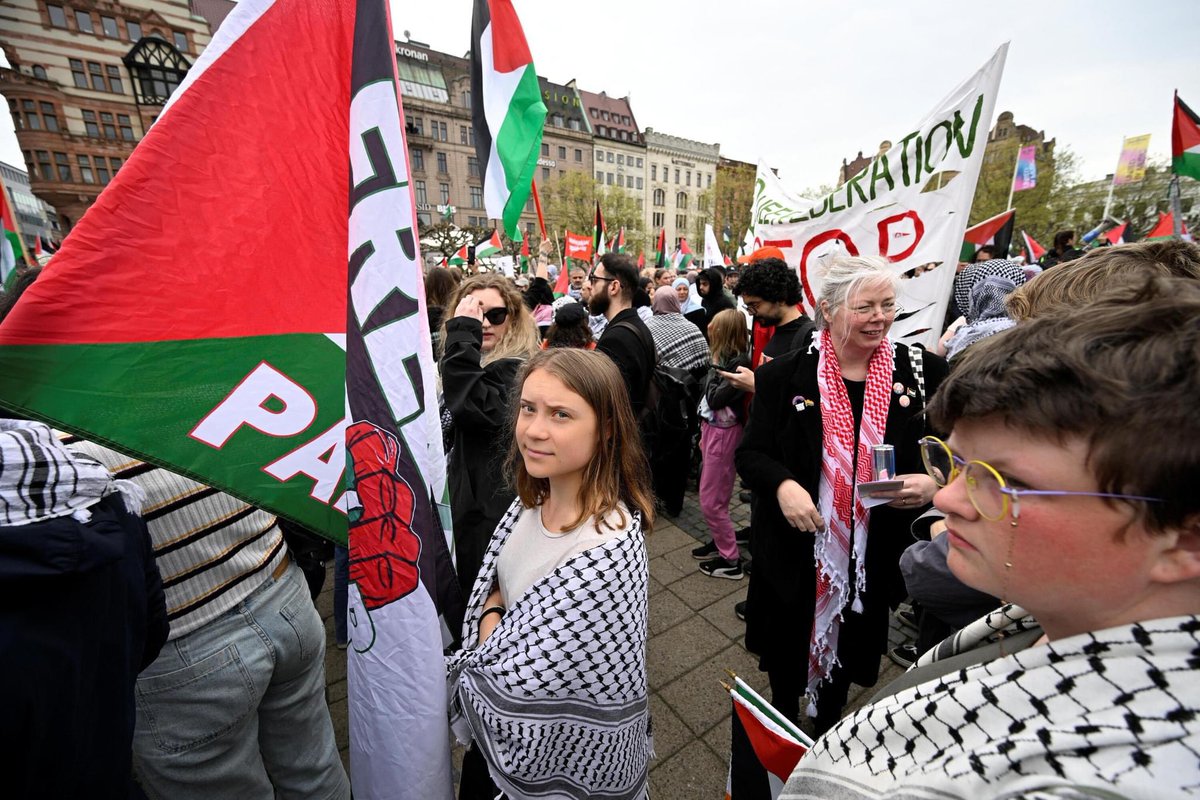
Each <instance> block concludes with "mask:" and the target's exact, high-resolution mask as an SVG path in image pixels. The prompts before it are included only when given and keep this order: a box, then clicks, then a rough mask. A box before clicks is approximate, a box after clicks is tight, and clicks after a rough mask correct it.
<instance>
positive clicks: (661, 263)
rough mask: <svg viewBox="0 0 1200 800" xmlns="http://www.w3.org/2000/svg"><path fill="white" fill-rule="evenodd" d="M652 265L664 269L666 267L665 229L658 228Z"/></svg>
mask: <svg viewBox="0 0 1200 800" xmlns="http://www.w3.org/2000/svg"><path fill="white" fill-rule="evenodd" d="M655 250H656V252H655V254H654V267H655V269H666V267H667V229H666V228H659V229H658V245H657V246H656V248H655Z"/></svg>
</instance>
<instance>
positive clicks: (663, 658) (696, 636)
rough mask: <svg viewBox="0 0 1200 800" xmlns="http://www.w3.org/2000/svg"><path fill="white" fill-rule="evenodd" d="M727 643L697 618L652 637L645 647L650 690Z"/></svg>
mask: <svg viewBox="0 0 1200 800" xmlns="http://www.w3.org/2000/svg"><path fill="white" fill-rule="evenodd" d="M729 644H730V642H729V639H728V638H727V637H726V636H725V635H724V634H722V633H721V632H720V631H719V630H717V629H716V628H714V627H713V626H712V625H710V624H709V623H708V622H706V621H705V620H703V619H701V618H700V617H697V616H692V617H689V618H687V619H685V620H684V621H683V622H681V623H679V624H678V625H676V626H675V627H673V628H671V629H669V630H667V631H665V632H663V633H660V634H658V635H657V636H652V637H651V638H650V642H649V644H648V646H647V648H646V650H647V652H646V669H647V672H648V673H649V679H650V688H651V689H658V688H659V687H660V686H665V685H666V684H668V683H670V682H671V681H673V680H675V679H676V678H678V677H679V676H680V675H683V674H684V673H685V672H688V671H689V670H691V669H693V668H694V667H696V666H697V665H698V664H700V663H701V662H703V661H705V660H707V659H709V658H711V657H712V656H713V654H714V653H719V652H721V651H722V650H724V649H725V648H727V647H728V646H729Z"/></svg>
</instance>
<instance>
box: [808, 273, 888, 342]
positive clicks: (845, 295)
mask: <svg viewBox="0 0 1200 800" xmlns="http://www.w3.org/2000/svg"><path fill="white" fill-rule="evenodd" d="M899 282H900V277H899V276H898V275H896V272H895V270H893V269H892V266H891V264H889V263H888V260H887V259H886V258H881V257H880V256H843V257H841V258H835V259H833V261H830V262H829V266H828V267H827V268H826V269H825V274H824V276H822V283H821V296H820V297H818V298H817V308H816V311H817V314H816V318H817V319H816V322H817V327H818V328H828V327H829V322H828V321H827V320H826V319H825V314H824V313H822V309H821V302H822V301H824V302H826V303H828V304H829V314H830V316H832V315H833V313H834V311H835V310H836V309H839V308H841V307H842V306H844V305H846V303H848V302H849V301H850V298H851V297H853V296H854V294H855V293H856V292H858V291H859V290H860V289H862V287H863V286H866V285H869V284H877V283H878V284H887V285H888V286H890V287H892V291H893V292H894V291H896V290H897V289H898V287H899Z"/></svg>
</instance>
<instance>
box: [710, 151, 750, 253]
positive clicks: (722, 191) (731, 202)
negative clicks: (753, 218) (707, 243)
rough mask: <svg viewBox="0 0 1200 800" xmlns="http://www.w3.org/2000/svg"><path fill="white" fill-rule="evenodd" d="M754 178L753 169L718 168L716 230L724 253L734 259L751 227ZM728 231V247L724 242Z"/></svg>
mask: <svg viewBox="0 0 1200 800" xmlns="http://www.w3.org/2000/svg"><path fill="white" fill-rule="evenodd" d="M747 166H749V165H747ZM754 177H755V171H754V169H753V168H746V167H742V168H724V167H718V168H717V182H716V183H715V184H714V186H713V204H712V209H713V230H714V231H715V232H716V234H717V241H718V242H722V250H723V251H724V252H726V253H729V254H731V255H732V254H733V253H735V252H736V251H737V248H738V247H739V246H740V245H741V243H742V237H743V236H744V235H745V233H746V228H747V227H748V226H749V225H750V207H751V205H752V204H753V203H754ZM726 227H728V228H729V242H728V244H725V243H724V239H723V236H724V232H725V228H726Z"/></svg>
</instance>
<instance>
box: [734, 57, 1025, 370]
mask: <svg viewBox="0 0 1200 800" xmlns="http://www.w3.org/2000/svg"><path fill="white" fill-rule="evenodd" d="M1007 53H1008V44H1007V43H1005V44H1003V45H1001V46H1000V48H999V49H998V50H996V52H995V54H993V55H992V57H991V59H989V60H988V62H987V63H986V64H984V66H983V67H982V68H981V69H980V70H979V71H978V72H976V73H975V74H974V75H972V76H971V77H970V78H968V79H967V80H966V81H964V82H963V83H961V84H959V86H957V87H956V88H955V89H954V90H953V91H951V92H950V93H949V94H948V95H947V96H946V97H945V98H943V99H942V100H941V101H940V102H939V103H938V104H937V105H935V106H934V108H933V110H932V111H930V112H929V113H928V114H927V115H926V116H925V118H924V119H922V120H921V121H920V122H919V123H918V124H917V125H916V126H915V127H914V128H913V129H910V131H911V132H908V133H906V134H905V135H903V136H901V137H898V138H897V139H896V140H894V141H895V143H894V144H893V146H892V148H891V149H890V150H888V151H887V152H886V153H884V154H882V155H879V156H876V158H875V159H874V160H873V161H872V162H871V163H870V164H869V165H868V166H867V168H866V169H864V170H863V171H862V172H860V173H859V174H858V175H855V176H854V177H852V178H850V179H849V180H848V181H846V183H845V184H843V185H842V186H840V187H838V189H836V190H835V191H834V192H833V193H831V194H829V195H827V196H826V197H822V198H817V199H815V200H809V199H805V198H801V197H798V196H796V195H794V194H791V193H789V192H788V191H787V190H786V189H785V188H784V187H783V185H782V184H781V183H780V181H779V179H778V178H777V177H776V176H775V174H774V173H773V172H772V171H771V170H770V169H768V168H767V167H766V166H765V165H764V164H761V163H760V164H759V167H758V176H757V179H756V181H755V192H754V204H753V207H752V209H751V216H752V219H751V224H752V225H753V229H754V246H755V247H756V248H758V247H763V246H768V245H774V246H776V247H779V248H780V249H782V250H783V253H784V256H785V257H786V258H787V261H788V263H789V264H791V265H792V266H794V267H796V269H797V270H798V272H799V275H800V282H801V284H802V286H803V289H804V307H805V309H806V310H807V311H808V312H809V313H810V314H812V313H814V310H815V304H816V298H817V297H818V296H819V295H820V290H821V274H822V265H823V264H824V263H825V262H827V261H828V260H829V259H831V258H833V257H835V256H838V255H843V254H847V253H849V254H851V255H881V256H884V257H886V258H887V259H888V260H889V261H891V262H892V264H893V265H894V269H895V270H896V272H897V273H898V274H900V275H902V276H906V277H907V276H908V275H910V274H911V272H912V270H914V269H915V268H917V267H924V268H925V269H924V270H923V271H922V273H923V274H921V275H920V276H918V277H911V278H910V279H908V280H904V281H902V282H901V289H900V293H899V297H898V301H899V303H900V305H901V306H902V307H903V309H904V310H903V312H902V313H901V314H900V316H898V317H897V319H896V322H895V324H894V325H893V326H892V332H891V338H892V339H893V340H896V341H903V342H906V343H909V342H920V343H921V344H924V345H925V346H927V347H933V345H934V344H936V343H937V340H938V337H939V336H940V335H941V332H942V321H943V319H944V317H945V315H946V307H947V305H948V303H949V299H950V293H951V289H952V287H953V285H954V275H955V270H956V267H957V263H958V254H959V251H960V250H961V247H962V240H963V231H964V230H965V229H966V226H967V217H968V215H969V213H970V210H971V200H972V198H973V197H974V195H975V183H976V181H977V180H978V178H979V169H980V166H981V165H982V163H983V151H984V147H985V145H986V144H987V137H988V130H989V127H990V123H991V119H992V114H993V111H994V109H995V104H996V92H997V90H998V89H999V86H1000V75H1001V73H1002V72H1003V70H1004V59H1005V56H1006V55H1007Z"/></svg>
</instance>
